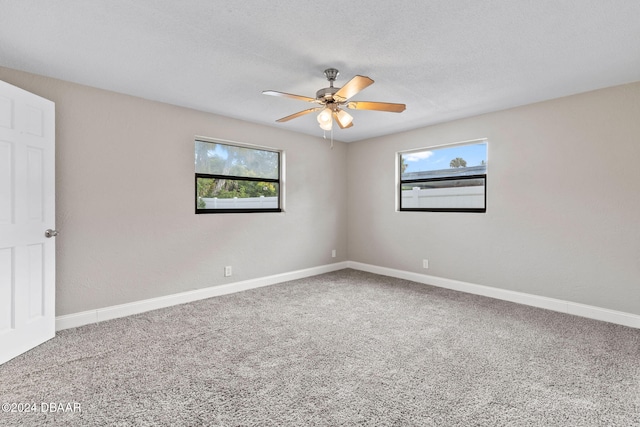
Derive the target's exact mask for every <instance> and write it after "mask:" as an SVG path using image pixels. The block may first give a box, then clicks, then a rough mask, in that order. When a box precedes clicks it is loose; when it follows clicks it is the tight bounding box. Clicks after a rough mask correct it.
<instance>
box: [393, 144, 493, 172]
mask: <svg viewBox="0 0 640 427" xmlns="http://www.w3.org/2000/svg"><path fill="white" fill-rule="evenodd" d="M400 165H401V175H400V179H401V180H403V181H404V180H410V179H430V178H442V177H457V176H466V175H484V174H486V171H487V142H486V141H483V142H481V143H477V144H466V145H456V146H451V147H443V148H434V149H431V150H424V151H417V152H413V153H403V154H402V155H401V156H400Z"/></svg>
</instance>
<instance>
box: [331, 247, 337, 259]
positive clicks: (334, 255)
mask: <svg viewBox="0 0 640 427" xmlns="http://www.w3.org/2000/svg"><path fill="white" fill-rule="evenodd" d="M335 257H336V250H335V249H334V250H332V251H331V258H335Z"/></svg>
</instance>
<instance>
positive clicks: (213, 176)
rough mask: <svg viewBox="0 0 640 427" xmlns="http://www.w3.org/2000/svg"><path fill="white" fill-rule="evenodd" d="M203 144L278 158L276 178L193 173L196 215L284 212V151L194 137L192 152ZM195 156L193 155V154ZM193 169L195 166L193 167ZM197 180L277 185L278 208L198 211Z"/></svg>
mask: <svg viewBox="0 0 640 427" xmlns="http://www.w3.org/2000/svg"><path fill="white" fill-rule="evenodd" d="M197 142H204V143H208V144H218V145H227V146H231V147H238V148H245V149H249V150H256V151H268V152H271V153H275V154H277V156H278V178H259V177H249V176H236V175H224V174H207V173H199V172H195V180H194V203H195V206H194V208H195V213H196V214H227V213H277V212H284V209H283V201H284V174H283V169H284V151H283V150H278V149H276V148H272V147H265V146H260V145H253V144H245V143H241V142H235V141H228V140H224V139H215V138H207V137H202V136H196V137H195V138H194V150H195V143H197ZM194 155H195V153H194ZM194 168H195V166H194ZM198 179H226V180H234V181H248V182H268V183H273V184H277V187H278V196H277V200H278V207H277V208H213V209H212V208H209V209H199V208H198Z"/></svg>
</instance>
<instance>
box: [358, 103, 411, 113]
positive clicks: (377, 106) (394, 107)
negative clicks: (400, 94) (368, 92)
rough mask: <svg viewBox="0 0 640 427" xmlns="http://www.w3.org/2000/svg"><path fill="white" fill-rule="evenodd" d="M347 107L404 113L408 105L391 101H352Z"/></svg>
mask: <svg viewBox="0 0 640 427" xmlns="http://www.w3.org/2000/svg"><path fill="white" fill-rule="evenodd" d="M347 108H351V109H352V110H377V111H389V112H391V113H402V112H403V111H404V110H405V109H406V108H407V106H406V105H404V104H393V103H391V102H370V101H351V102H349V103H348V104H347Z"/></svg>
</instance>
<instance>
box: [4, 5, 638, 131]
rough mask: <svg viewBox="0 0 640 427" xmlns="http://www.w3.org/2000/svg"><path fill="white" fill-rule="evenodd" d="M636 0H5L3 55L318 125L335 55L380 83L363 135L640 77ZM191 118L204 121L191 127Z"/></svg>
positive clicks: (64, 72)
mask: <svg viewBox="0 0 640 427" xmlns="http://www.w3.org/2000/svg"><path fill="white" fill-rule="evenodd" d="M639 40H640V1H638V0H616V1H602V0H535V1H533V0H532V1H529V0H517V1H515V0H484V1H478V0H441V1H434V0H423V1H420V2H418V1H395V2H392V1H388V0H384V1H383V0H367V1H364V0H361V1H344V0H342V1H335V0H328V1H324V2H319V1H301V0H277V1H271V2H266V1H261V0H244V1H239V0H230V1H225V2H223V1H216V0H213V1H212V0H188V1H175V0H56V1H48V0H0V65H2V66H6V67H9V68H14V69H18V70H24V71H28V72H32V73H36V74H41V75H45V76H50V77H55V78H59V79H63V80H67V81H72V82H77V83H81V84H86V85H90V86H95V87H99V88H103V89H108V90H113V91H116V92H121V93H126V94H130V95H135V96H139V97H143V98H147V99H152V100H157V101H163V102H168V103H171V104H176V105H181V106H186V107H191V108H195V109H198V110H203V111H209V112H212V113H217V114H221V115H225V116H229V117H234V118H239V119H244V120H248V121H252V122H258V123H263V124H267V125H270V126H277V127H279V128H282V129H289V130H292V131H296V132H302V133H305V134H310V135H316V136H322V130H321V129H320V128H319V127H318V125H317V122H316V121H315V117H314V116H315V115H313V114H311V115H307V116H304V117H301V118H298V119H295V120H292V121H290V122H287V123H282V124H279V123H275V120H276V119H278V118H280V117H283V116H287V115H289V114H292V113H294V112H297V111H300V110H304V109H307V108H309V107H311V106H313V105H310V104H307V103H305V102H302V101H297V100H292V99H287V98H276V97H269V96H264V95H262V94H261V92H262V91H263V90H266V89H271V90H277V91H283V92H289V93H294V94H299V95H304V96H311V97H313V96H315V92H316V91H317V90H318V89H320V88H323V87H326V86H327V81H326V80H325V78H324V76H323V73H322V72H323V70H324V69H325V68H328V67H335V68H338V69H339V70H340V75H339V77H338V80H337V81H336V86H341V85H342V84H344V83H345V82H346V81H347V80H349V79H350V78H351V77H352V76H354V75H355V74H361V75H365V76H369V77H371V78H372V79H373V80H375V82H376V83H375V84H373V85H372V86H370V87H369V88H367V89H365V90H363V91H362V92H360V93H359V94H357V95H356V96H355V97H354V98H353V100H365V101H383V102H396V103H405V104H407V110H406V111H405V112H403V113H400V114H397V113H385V112H378V111H352V110H350V111H349V112H350V113H351V114H352V115H353V116H354V126H353V127H352V128H349V129H344V130H341V129H339V128H337V127H336V129H335V131H334V138H335V139H337V140H341V141H346V142H349V141H356V140H360V139H364V138H370V137H374V136H379V135H385V134H389V133H395V132H399V131H403V130H408V129H414V128H418V127H422V126H426V125H429V124H434V123H438V122H442V121H447V120H452V119H456V118H461V117H467V116H471V115H476V114H480V113H484V112H489V111H495V110H500V109H504V108H509V107H513V106H516V105H522V104H528V103H532V102H536V101H541V100H545V99H550V98H557V97H560V96H565V95H570V94H573V93H579V92H585V91H589V90H592V89H597V88H601V87H607V86H613V85H617V84H621V83H627V82H632V81H638V80H640V45H639V42H638V41H639ZM194 131H195V130H194Z"/></svg>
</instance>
